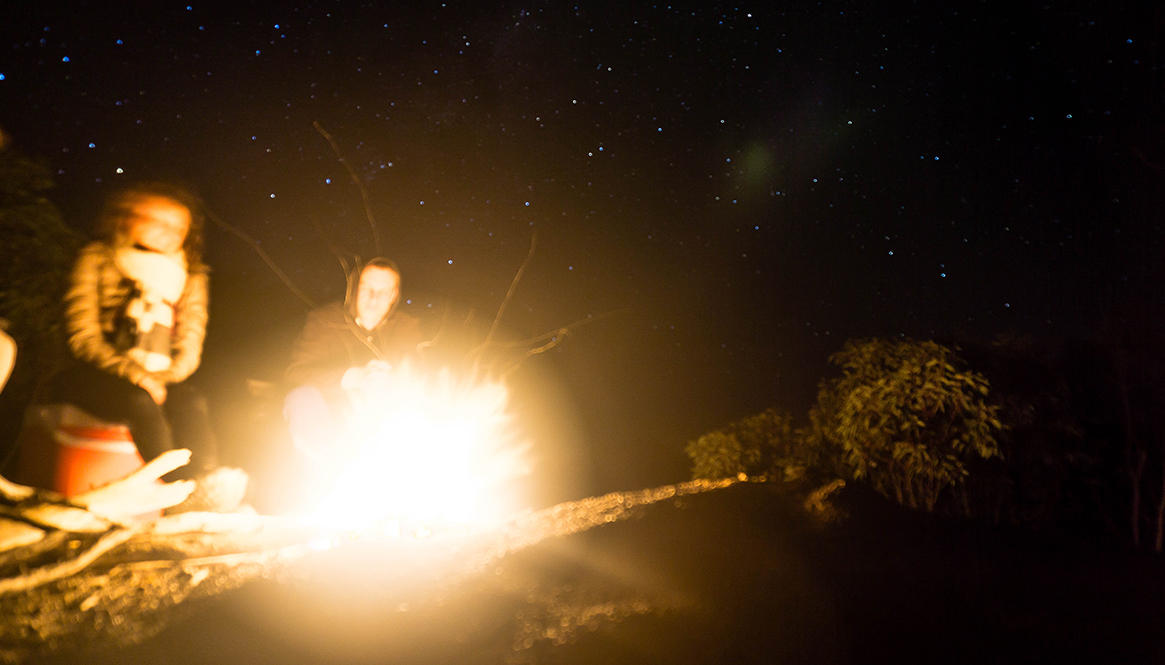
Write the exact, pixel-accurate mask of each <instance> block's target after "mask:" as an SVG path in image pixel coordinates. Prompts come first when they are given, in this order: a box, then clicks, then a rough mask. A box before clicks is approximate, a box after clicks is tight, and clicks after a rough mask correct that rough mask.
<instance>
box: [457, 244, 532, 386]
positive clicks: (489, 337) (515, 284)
mask: <svg viewBox="0 0 1165 665" xmlns="http://www.w3.org/2000/svg"><path fill="white" fill-rule="evenodd" d="M537 247H538V232H537V231H534V232H533V233H532V234H530V251H529V252H528V253H527V254H526V260H525V261H522V266H521V267H520V268H518V273H517V274H516V275H514V281H512V282H510V290H509V291H506V297H505V298H504V299H502V304H501V306H500V307H498V314H497V316H495V317H494V322H493V325H491V326H490V328H489V333H487V334H486V336H485V341H484V342H482V343H481V346H479V347H477V349H475V352H476V355H477V357H476V358H474V359H473V369H471V370H470V372H469V375H470V376H477V368H478V366H479V365H480V364H481V356H482V354H483V353H485V350H486V349H488V348H489V345H490V344H491V343H492V342H493V338H494V334H495V333H497V330H498V324H499V323H501V321H502V315H503V314H505V313H506V305H509V304H510V299H511V298H513V297H514V291H516V290H517V289H518V282H519V281H521V279H522V273H524V272H526V266H528V265H530V261H531V259H533V258H534V250H535V248H537Z"/></svg>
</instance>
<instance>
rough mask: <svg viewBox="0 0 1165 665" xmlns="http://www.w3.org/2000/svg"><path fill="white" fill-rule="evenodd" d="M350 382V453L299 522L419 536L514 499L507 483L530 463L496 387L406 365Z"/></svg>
mask: <svg viewBox="0 0 1165 665" xmlns="http://www.w3.org/2000/svg"><path fill="white" fill-rule="evenodd" d="M351 383H353V384H354V385H353V386H352V387H350V388H349V391H348V393H349V396H350V397H351V403H352V409H351V411H350V413H349V416H350V418H349V422H350V436H351V437H352V439H353V444H354V452H353V454H352V455H351V457H350V458H349V460H348V461H347V463H346V465H345V466H344V467H343V468H342V470H341V471H339V473H338V474H336V475H335V476H334V482H333V486H332V488H331V489H330V491H328V492H327V493H325V495H324V497H323V499H322V500H321V501H320V503H319V504H318V506H317V507H316V508H315V510H314V511H313V512H311V513H310V514H309V515H308V516H306V518H305V520H304V521H305V522H306V523H309V524H317V525H321V526H331V527H334V528H340V529H350V530H361V531H369V530H371V529H373V528H378V529H379V532H380V533H381V534H382V535H385V536H393V535H396V534H397V533H402V532H404V533H413V534H414V535H417V534H423V533H428V532H429V531H430V530H431V529H434V528H438V529H439V528H465V527H473V526H484V525H488V524H490V523H493V522H495V521H498V520H501V519H504V518H505V517H507V516H508V515H509V514H511V513H512V512H513V511H514V510H516V509H517V508H518V507H519V506H520V505H521V497H517V496H514V492H513V491H512V487H514V486H515V485H516V484H515V483H514V482H513V481H515V480H516V479H517V478H519V477H520V476H522V475H525V474H527V473H529V472H530V465H529V462H528V461H527V455H526V450H527V447H526V446H525V445H524V444H523V443H522V442H520V441H519V440H518V439H517V437H516V436H515V435H514V433H513V428H512V427H511V416H510V414H509V413H507V404H508V398H509V396H508V392H507V390H506V387H505V386H504V385H503V384H502V383H499V382H496V381H493V380H477V381H467V380H464V379H458V378H456V377H454V375H453V374H452V373H451V372H450V371H448V370H442V371H441V372H439V373H437V374H436V375H426V374H424V373H422V372H419V371H417V370H415V369H414V368H412V367H411V366H410V365H408V364H407V363H404V364H401V365H399V366H397V367H392V368H389V367H388V366H387V365H385V366H377V367H372V368H369V369H368V370H367V371H364V372H362V373H361V375H360V376H359V377H357V378H356V379H355V380H354V381H352V382H351Z"/></svg>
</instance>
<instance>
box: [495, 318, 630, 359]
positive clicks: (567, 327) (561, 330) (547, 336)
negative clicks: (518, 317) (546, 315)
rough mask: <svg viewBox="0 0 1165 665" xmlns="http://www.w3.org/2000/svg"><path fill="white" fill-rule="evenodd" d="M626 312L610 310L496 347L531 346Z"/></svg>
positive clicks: (498, 344) (502, 343)
mask: <svg viewBox="0 0 1165 665" xmlns="http://www.w3.org/2000/svg"><path fill="white" fill-rule="evenodd" d="M626 311H628V310H626V309H615V310H611V311H609V312H603V313H602V314H599V315H597V316H588V317H586V318H585V319H579V320H578V321H574V322H572V323H568V324H566V325H565V326H561V327H559V328H555V329H554V330H551V331H550V332H547V333H543V334H541V335H538V336H537V337H531V338H530V339H524V340H522V341H520V342H498V343H497V346H500V347H503V348H511V349H512V348H515V347H519V346H530V345H531V344H537V343H538V342H541V341H542V340H545V339H550V338H551V337H555V336H557V335H559V334H560V333H564V332H574V330H575V329H577V328H581V327H583V326H585V325H587V324H588V323H594V322H595V321H599V320H601V319H605V318H607V317H608V316H614V315H615V314H622V313H623V312H626Z"/></svg>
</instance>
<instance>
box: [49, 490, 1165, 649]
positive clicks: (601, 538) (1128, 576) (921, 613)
mask: <svg viewBox="0 0 1165 665" xmlns="http://www.w3.org/2000/svg"><path fill="white" fill-rule="evenodd" d="M661 490H663V491H660V490H655V492H656V493H655V494H654V495H652V496H651V500H650V501H645V500H643V495H642V494H641V493H626V494H625V495H608V496H606V497H598V498H596V499H592V500H588V501H590V502H591V503H587V502H586V501H584V502H578V503H575V504H571V505H570V506H569V508H568V509H564V510H562V511H560V513H559V514H557V515H553V516H552V517H553V520H554V521H556V524H558V525H559V526H557V527H555V528H557V529H558V530H557V533H559V534H561V535H557V536H554V537H549V538H545V539H541V540H538V541H537V542H534V544H531V545H530V546H528V547H514V548H510V550H508V551H507V553H500V552H493V553H490V552H488V551H487V549H488V548H486V549H482V548H476V546H472V545H469V544H467V543H465V542H462V543H461V544H460V545H458V544H457V543H456V542H455V541H444V542H441V541H438V540H431V541H428V542H424V541H411V540H410V539H401V540H399V541H394V542H390V543H387V544H386V543H384V542H380V543H377V542H367V543H365V542H359V541H358V542H354V543H351V544H349V545H347V546H344V547H338V548H334V549H333V550H331V551H329V552H327V553H324V554H321V555H320V556H319V557H317V558H314V559H313V560H312V562H311V565H307V566H295V567H290V568H287V569H284V570H282V571H281V572H278V573H274V574H272V575H271V576H270V577H269V578H257V579H255V580H253V581H251V582H249V583H247V584H245V585H243V586H242V587H241V588H239V589H237V590H234V591H231V592H227V593H223V594H221V595H218V596H216V597H213V598H208V599H203V600H198V601H192V602H191V603H189V604H186V605H184V607H183V612H181V613H180V614H178V615H175V616H174V618H173V621H171V622H170V624H169V626H168V627H167V628H165V629H164V630H163V631H162V632H160V633H158V634H157V635H155V636H154V637H152V638H150V639H148V640H145V641H144V642H142V643H140V644H136V645H133V646H128V647H120V648H109V647H106V646H98V647H96V648H90V649H88V650H82V651H72V652H68V653H60V654H55V655H52V656H50V657H46V658H44V659H42V660H40V661H37V662H45V663H49V662H52V663H60V662H87V663H115V662H116V663H135V664H137V663H140V664H152V663H172V664H184V663H192V664H193V663H219V662H222V663H233V662H239V663H248V664H249V665H263V664H266V663H303V664H314V663H380V662H392V663H449V662H457V663H506V662H512V663H527V662H533V663H596V662H603V663H653V662H655V663H715V662H732V663H791V662H812V663H881V662H890V661H894V662H901V661H907V662H938V661H940V660H941V661H947V662H992V663H999V662H1025V663H1026V662H1060V663H1063V662H1122V663H1137V662H1145V663H1148V662H1165V643H1162V642H1161V641H1160V640H1159V639H1158V638H1159V618H1160V617H1161V616H1162V615H1163V611H1165V565H1163V563H1162V561H1161V560H1160V559H1158V558H1155V557H1150V556H1139V555H1129V554H1121V553H1113V552H1103V551H1097V550H1095V549H1092V548H1089V547H1085V546H1083V545H1080V544H1079V543H1077V542H1075V541H1073V540H1072V539H1070V538H1065V537H1051V536H1037V535H1032V534H1020V533H1010V532H1006V531H1001V530H999V529H994V528H987V527H982V526H978V525H974V524H971V523H963V522H952V521H951V520H949V519H937V518H935V519H932V518H930V517H929V516H925V515H918V514H914V513H909V512H907V511H905V510H903V509H900V508H899V507H897V506H894V505H892V504H890V503H888V502H886V501H885V500H883V499H882V498H881V497H879V496H877V495H875V494H873V493H872V492H869V491H867V490H864V489H863V488H861V487H855V486H852V485H851V486H850V487H846V488H845V489H844V490H842V491H841V493H840V494H839V495H838V497H837V505H838V506H839V507H840V508H841V509H842V511H843V512H844V513H845V514H847V515H848V517H846V518H845V519H844V520H843V521H841V522H839V523H833V524H822V523H820V522H818V521H816V520H814V519H812V518H811V517H810V516H808V515H807V514H806V513H805V512H804V511H803V510H802V509H801V504H800V503H799V502H797V501H794V500H792V499H791V498H790V497H787V496H785V495H783V494H782V493H780V492H778V491H775V490H774V488H773V487H771V486H768V485H765V484H760V483H738V484H733V485H731V486H728V487H723V488H715V489H707V490H704V491H697V492H693V493H688V494H683V493H682V492H674V491H673V492H671V493H668V491H666V489H665V488H661ZM636 496H638V497H639V498H638V499H634V497H636ZM624 502H625V503H624ZM634 503H638V504H640V505H638V506H634V507H633V506H632V504H634ZM621 506H626V509H625V510H623V509H621V508H620V507H621ZM542 515H543V516H545V515H546V514H545V513H544V514H542ZM590 518H594V519H590ZM588 519H590V521H588ZM563 524H566V525H573V526H569V528H562V527H561V525H563ZM527 526H528V527H529V524H528V525H527ZM530 528H541V529H545V528H547V525H546V524H543V525H542V526H540V527H530ZM511 535H513V534H511Z"/></svg>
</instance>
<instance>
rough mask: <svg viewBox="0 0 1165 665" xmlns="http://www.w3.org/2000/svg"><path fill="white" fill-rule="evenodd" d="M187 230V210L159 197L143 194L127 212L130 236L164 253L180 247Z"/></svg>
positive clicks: (188, 213) (135, 240) (149, 247)
mask: <svg viewBox="0 0 1165 665" xmlns="http://www.w3.org/2000/svg"><path fill="white" fill-rule="evenodd" d="M189 230H190V211H189V210H187V209H186V206H183V205H181V204H179V203H176V202H174V201H171V200H170V199H167V198H165V197H161V196H144V197H142V198H140V199H138V200H137V201H135V202H134V203H133V206H132V207H131V208H130V214H129V233H130V238H131V239H132V240H133V241H134V242H135V243H137V244H139V245H141V246H143V247H145V248H146V249H152V250H154V251H155V252H162V253H163V254H172V253H173V252H177V251H178V250H179V249H182V243H184V242H186V233H187V232H188V231H189Z"/></svg>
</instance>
